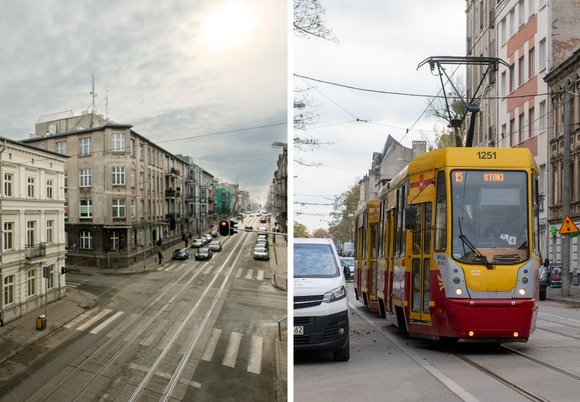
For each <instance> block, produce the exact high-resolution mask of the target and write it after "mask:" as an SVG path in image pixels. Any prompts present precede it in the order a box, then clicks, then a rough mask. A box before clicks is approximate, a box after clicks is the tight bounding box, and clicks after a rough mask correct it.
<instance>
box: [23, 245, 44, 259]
mask: <svg viewBox="0 0 580 402" xmlns="http://www.w3.org/2000/svg"><path fill="white" fill-rule="evenodd" d="M24 256H25V257H26V259H32V258H40V257H46V244H37V245H36V246H27V247H26V248H25V249H24Z"/></svg>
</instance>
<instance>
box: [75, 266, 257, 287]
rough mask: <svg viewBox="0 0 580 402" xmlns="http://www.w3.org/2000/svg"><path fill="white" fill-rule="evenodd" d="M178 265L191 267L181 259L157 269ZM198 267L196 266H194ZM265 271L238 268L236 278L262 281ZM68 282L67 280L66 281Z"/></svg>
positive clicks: (209, 269) (209, 268)
mask: <svg viewBox="0 0 580 402" xmlns="http://www.w3.org/2000/svg"><path fill="white" fill-rule="evenodd" d="M179 267H186V268H187V269H191V267H189V266H186V265H183V264H182V261H174V262H170V263H166V264H164V265H162V266H160V267H159V268H157V271H163V272H169V271H172V270H174V269H176V268H179ZM194 269H198V268H194ZM199 269H201V270H202V274H203V275H209V274H211V273H212V271H213V270H214V269H215V267H213V266H211V265H207V266H202V267H201V268H199ZM265 274H266V273H265V271H264V270H263V269H252V268H247V269H245V268H239V269H238V270H237V271H236V278H237V279H244V280H254V281H263V280H264V278H265ZM67 284H68V282H67Z"/></svg>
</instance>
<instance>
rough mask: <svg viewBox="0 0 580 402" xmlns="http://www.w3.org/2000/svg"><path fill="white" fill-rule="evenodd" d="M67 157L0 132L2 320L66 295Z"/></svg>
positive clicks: (0, 297)
mask: <svg viewBox="0 0 580 402" xmlns="http://www.w3.org/2000/svg"><path fill="white" fill-rule="evenodd" d="M67 159H68V158H67V157H66V156H63V155H60V154H58V153H56V152H54V151H45V150H41V149H38V148H35V147H33V146H30V145H26V144H22V143H19V142H16V141H12V140H9V139H6V138H0V228H1V230H2V235H1V237H0V239H1V243H0V325H4V324H5V323H7V322H9V321H12V320H14V319H16V318H18V317H20V316H22V315H24V314H26V313H27V312H29V311H32V310H34V309H36V308H39V307H41V306H43V305H45V304H47V303H48V302H51V301H54V300H57V299H60V298H61V297H63V296H64V295H65V279H64V275H63V270H62V269H63V268H64V267H65V253H66V251H65V243H66V239H65V236H64V233H65V232H64V225H65V224H64V221H65V193H64V187H65V164H66V161H67Z"/></svg>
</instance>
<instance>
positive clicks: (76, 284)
mask: <svg viewBox="0 0 580 402" xmlns="http://www.w3.org/2000/svg"><path fill="white" fill-rule="evenodd" d="M84 283H85V281H66V282H65V285H66V287H67V288H73V289H74V288H78V287H79V286H81V285H83V284H84Z"/></svg>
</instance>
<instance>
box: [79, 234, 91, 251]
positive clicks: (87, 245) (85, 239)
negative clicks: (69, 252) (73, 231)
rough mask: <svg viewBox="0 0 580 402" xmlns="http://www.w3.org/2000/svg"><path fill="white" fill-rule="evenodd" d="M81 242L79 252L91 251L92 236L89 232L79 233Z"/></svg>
mask: <svg viewBox="0 0 580 402" xmlns="http://www.w3.org/2000/svg"><path fill="white" fill-rule="evenodd" d="M79 237H80V240H81V244H80V246H79V247H80V249H81V250H92V248H93V234H92V233H91V232H89V231H81V232H80V233H79Z"/></svg>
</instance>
